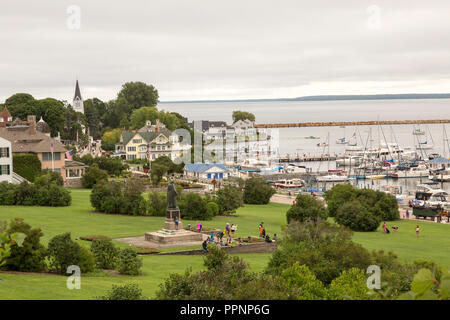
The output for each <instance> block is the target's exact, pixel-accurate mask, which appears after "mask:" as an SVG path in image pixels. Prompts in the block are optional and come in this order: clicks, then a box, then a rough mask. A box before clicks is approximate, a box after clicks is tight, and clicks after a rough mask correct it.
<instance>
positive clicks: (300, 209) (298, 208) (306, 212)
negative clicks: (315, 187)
mask: <svg viewBox="0 0 450 320" xmlns="http://www.w3.org/2000/svg"><path fill="white" fill-rule="evenodd" d="M286 218H287V222H288V223H290V222H291V221H292V220H295V221H298V222H304V221H308V220H311V221H314V222H316V221H318V220H319V219H326V218H327V211H326V209H325V206H324V205H323V203H322V201H319V200H317V199H316V198H314V197H312V196H310V195H303V194H299V195H298V196H297V198H296V200H295V204H293V205H292V206H291V207H290V208H289V210H288V212H287V213H286Z"/></svg>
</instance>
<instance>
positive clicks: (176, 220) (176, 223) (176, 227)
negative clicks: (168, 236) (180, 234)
mask: <svg viewBox="0 0 450 320" xmlns="http://www.w3.org/2000/svg"><path fill="white" fill-rule="evenodd" d="M174 220H175V230H178V223H179V221H178V218H177V217H175V218H174Z"/></svg>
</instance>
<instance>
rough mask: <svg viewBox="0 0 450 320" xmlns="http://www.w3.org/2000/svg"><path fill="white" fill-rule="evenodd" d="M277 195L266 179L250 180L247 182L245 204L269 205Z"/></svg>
mask: <svg viewBox="0 0 450 320" xmlns="http://www.w3.org/2000/svg"><path fill="white" fill-rule="evenodd" d="M275 193H276V191H275V190H274V189H273V188H272V187H271V186H270V185H268V184H267V183H266V181H265V179H264V178H250V179H248V180H247V181H246V182H245V188H244V203H247V204H268V203H269V201H270V198H271V197H272V196H273V195H274V194H275Z"/></svg>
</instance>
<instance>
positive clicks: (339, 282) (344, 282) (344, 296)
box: [328, 268, 373, 300]
mask: <svg viewBox="0 0 450 320" xmlns="http://www.w3.org/2000/svg"><path fill="white" fill-rule="evenodd" d="M369 293H370V291H369V289H368V288H367V284H366V279H365V275H364V271H363V270H361V269H357V268H351V269H349V270H344V271H342V273H341V275H340V276H339V277H337V278H336V279H333V281H331V284H330V287H329V288H328V299H330V300H371V299H373V296H372V295H370V294H369Z"/></svg>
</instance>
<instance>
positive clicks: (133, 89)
mask: <svg viewBox="0 0 450 320" xmlns="http://www.w3.org/2000/svg"><path fill="white" fill-rule="evenodd" d="M158 99H159V94H158V90H156V89H155V87H154V86H153V85H147V84H145V83H144V82H140V81H137V82H127V83H125V84H123V85H122V89H121V90H120V92H119V93H118V95H117V100H118V101H121V102H120V103H124V104H125V105H126V114H127V115H130V114H131V112H132V111H133V110H135V109H139V108H141V107H154V106H156V105H157V104H158V102H159V100H158Z"/></svg>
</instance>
